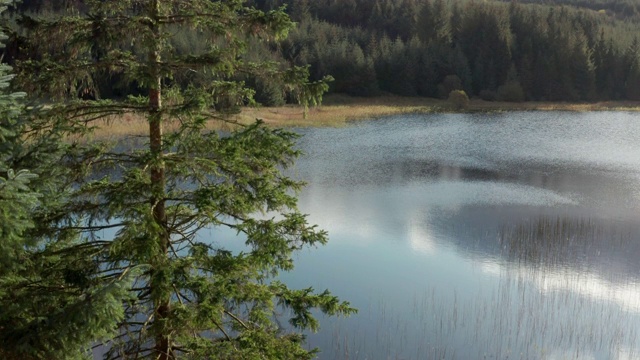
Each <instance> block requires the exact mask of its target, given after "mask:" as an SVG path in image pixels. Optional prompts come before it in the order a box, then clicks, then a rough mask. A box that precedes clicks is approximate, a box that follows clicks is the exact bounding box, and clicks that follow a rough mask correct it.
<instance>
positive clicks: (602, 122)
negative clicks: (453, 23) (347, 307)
mask: <svg viewBox="0 0 640 360" xmlns="http://www.w3.org/2000/svg"><path fill="white" fill-rule="evenodd" d="M299 132H300V133H301V134H303V135H304V136H303V138H302V139H301V140H300V143H299V144H300V147H301V148H302V149H303V150H304V151H305V152H306V154H307V155H306V156H304V157H303V158H302V159H301V160H300V161H299V162H298V164H297V165H296V166H295V168H294V169H293V170H292V174H293V175H294V176H295V177H297V178H300V179H304V180H306V181H307V182H308V186H307V187H306V189H305V190H304V191H303V192H302V194H301V196H300V207H301V209H302V210H303V211H304V212H305V213H308V214H310V217H309V219H310V221H311V222H312V223H316V224H318V225H319V226H320V227H321V228H324V229H326V230H328V231H329V234H330V242H329V244H328V245H327V246H325V247H322V248H318V249H311V250H308V251H303V252H302V253H300V254H299V255H298V256H297V262H296V263H297V267H296V270H295V271H293V272H291V273H287V274H284V275H283V278H284V280H285V281H286V282H287V283H289V284H290V285H291V286H293V287H307V286H313V287H314V288H316V289H317V290H324V289H325V288H329V289H330V290H331V291H332V292H333V293H334V294H336V295H338V296H340V297H341V298H342V299H346V300H349V301H350V302H351V303H352V304H353V305H354V306H355V307H357V308H359V310H360V311H359V313H358V314H357V315H355V316H352V317H350V318H346V319H336V318H322V329H321V332H320V333H318V334H310V335H309V338H308V340H309V344H310V346H311V347H316V346H317V347H320V348H321V350H322V353H321V354H320V358H321V359H638V358H640V334H639V333H638V332H639V331H640V259H639V257H640V211H639V210H640V115H638V114H633V113H623V112H605V113H600V112H598V113H564V112H522V113H507V114H483V115H454V114H440V115H415V116H397V117H391V118H386V119H381V120H375V121H365V122H358V123H354V124H353V125H350V126H348V127H345V128H336V129H327V128H320V129H301V130H299Z"/></svg>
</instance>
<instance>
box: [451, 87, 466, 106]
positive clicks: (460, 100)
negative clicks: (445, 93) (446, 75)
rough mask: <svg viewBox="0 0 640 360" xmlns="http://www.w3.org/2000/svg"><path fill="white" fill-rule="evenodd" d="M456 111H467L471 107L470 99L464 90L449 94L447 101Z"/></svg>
mask: <svg viewBox="0 0 640 360" xmlns="http://www.w3.org/2000/svg"><path fill="white" fill-rule="evenodd" d="M447 101H449V103H450V104H451V105H453V107H455V108H456V109H466V108H467V107H468V106H469V97H468V96H467V93H465V92H464V90H453V91H451V92H450V93H449V99H448V100H447Z"/></svg>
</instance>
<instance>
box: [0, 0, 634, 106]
mask: <svg viewBox="0 0 640 360" xmlns="http://www.w3.org/2000/svg"><path fill="white" fill-rule="evenodd" d="M72 2H73V1H66V2H65V1H58V2H54V1H45V0H40V1H33V2H29V3H28V4H24V5H22V9H20V10H21V11H25V10H26V11H33V12H56V11H63V9H64V8H65V6H67V5H65V4H67V3H72ZM248 4H249V5H251V6H255V7H256V8H258V9H262V10H269V9H277V8H280V7H282V6H285V9H286V11H287V12H288V13H289V15H290V16H291V17H292V19H293V20H294V21H296V22H297V27H296V28H295V29H294V30H293V31H292V32H291V34H290V36H289V37H288V38H287V39H285V40H282V41H280V42H272V43H269V44H266V45H265V44H258V43H256V44H252V46H251V48H250V51H249V52H248V54H247V56H248V57H249V58H268V59H273V60H274V61H284V62H287V63H289V64H293V65H300V66H305V65H308V66H309V68H310V73H311V77H312V79H314V80H320V79H322V78H324V77H325V76H332V77H333V78H334V79H335V81H334V82H333V83H332V84H331V88H330V91H331V92H336V93H346V94H350V95H354V96H375V95H381V94H397V95H403V96H423V97H438V98H446V97H447V95H448V94H449V92H450V91H452V90H464V91H465V92H466V93H467V94H468V95H469V96H471V97H480V98H482V99H484V100H488V101H491V100H503V101H531V100H534V101H573V102H590V101H603V100H640V63H639V61H640V60H639V56H640V42H639V40H638V39H637V37H636V34H638V30H640V18H639V17H638V15H637V11H636V4H635V3H634V2H631V1H626V2H615V3H612V2H607V1H594V2H580V1H572V0H567V1H559V2H558V4H554V5H549V4H548V3H546V2H545V4H544V5H543V4H536V3H535V2H533V1H531V2H524V3H523V2H516V1H513V2H509V3H507V2H486V1H483V2H475V1H463V0H451V1H446V0H376V1H369V0H319V1H309V0H289V1H264V0H262V1H260V0H253V1H249V2H248ZM173 42H174V43H175V49H176V51H177V52H187V51H193V50H194V48H197V46H198V45H197V44H198V40H197V39H194V38H189V37H186V36H182V34H179V33H178V34H177V35H176V36H175V37H174V39H173ZM8 58H9V59H11V58H12V54H11V51H9V54H8ZM243 80H245V81H247V82H248V83H250V84H252V85H253V86H254V87H255V88H256V90H257V93H256V99H257V100H258V102H260V103H262V104H264V105H277V104H282V103H284V102H286V101H291V99H287V97H286V95H285V94H284V92H283V89H282V85H281V84H277V83H275V82H273V81H271V80H270V79H267V78H259V77H258V78H255V77H254V78H246V79H243ZM105 81H106V80H105ZM120 93H122V91H119V90H118V86H117V84H115V86H114V84H113V79H109V84H108V86H107V85H103V86H102V90H101V94H102V95H101V96H102V97H113V96H118V95H119V94H120Z"/></svg>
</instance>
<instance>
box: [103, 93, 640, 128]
mask: <svg viewBox="0 0 640 360" xmlns="http://www.w3.org/2000/svg"><path fill="white" fill-rule="evenodd" d="M606 110H618V111H640V103H638V102H628V101H627V102H600V103H584V104H571V103H552V102H522V103H508V102H493V101H492V102H488V101H483V100H480V99H472V100H471V101H470V103H469V106H468V107H467V108H466V109H465V110H463V111H465V112H502V111H606ZM459 111H460V110H458V109H455V108H453V107H452V106H451V104H450V103H449V102H447V101H446V100H439V99H432V98H421V97H401V96H391V95H388V96H380V97H371V98H359V97H351V96H347V95H340V94H333V95H328V96H326V98H325V101H324V103H323V105H322V106H318V107H312V108H310V109H309V111H308V114H307V116H306V117H305V116H304V109H303V108H302V107H300V106H295V105H285V106H277V107H245V108H243V109H242V112H241V113H239V114H235V115H229V116H228V121H210V122H209V123H208V125H207V128H208V129H209V130H230V129H233V128H234V125H233V124H234V123H237V124H240V125H246V124H250V123H252V122H254V121H255V120H256V119H261V120H263V121H264V122H265V123H266V124H267V125H270V126H276V127H308V126H332V127H339V126H344V125H345V124H347V122H349V121H354V120H360V119H373V118H378V117H383V116H390V115H397V114H412V113H436V112H437V113H440V112H459ZM95 126H96V130H95V132H94V135H93V136H94V137H95V138H100V139H103V138H120V137H123V136H131V135H133V136H136V135H144V134H146V133H147V131H148V125H147V120H146V118H144V117H143V116H141V115H133V114H127V115H123V116H120V117H110V118H107V119H105V120H102V121H99V122H97V123H96V124H95ZM177 127H178V123H177V121H171V120H168V121H167V123H166V126H165V131H168V132H170V131H173V130H175V129H177Z"/></svg>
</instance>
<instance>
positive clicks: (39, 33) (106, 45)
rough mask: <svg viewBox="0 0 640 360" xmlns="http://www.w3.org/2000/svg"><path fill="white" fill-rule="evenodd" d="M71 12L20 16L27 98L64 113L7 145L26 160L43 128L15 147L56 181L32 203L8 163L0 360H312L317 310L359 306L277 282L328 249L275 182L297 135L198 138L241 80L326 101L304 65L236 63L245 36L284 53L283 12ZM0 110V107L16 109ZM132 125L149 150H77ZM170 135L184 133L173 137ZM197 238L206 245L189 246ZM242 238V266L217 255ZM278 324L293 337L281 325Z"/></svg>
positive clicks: (169, 7)
mask: <svg viewBox="0 0 640 360" xmlns="http://www.w3.org/2000/svg"><path fill="white" fill-rule="evenodd" d="M64 5H65V6H63V7H61V8H60V9H58V12H57V13H56V16H49V15H50V14H42V13H40V14H38V13H25V14H23V16H22V17H21V18H20V19H19V25H20V26H21V29H20V32H19V34H21V35H22V37H21V38H19V39H18V41H19V42H20V43H21V44H23V47H22V51H23V52H22V53H20V54H18V56H16V59H17V60H16V69H17V71H18V74H19V79H20V84H21V86H23V87H24V88H26V89H28V90H29V92H30V94H33V95H34V96H37V97H38V98H40V99H43V98H49V99H57V100H58V101H57V102H55V103H54V104H52V105H51V106H47V108H46V109H43V110H42V111H40V112H37V113H34V114H32V115H30V118H29V122H28V126H26V125H24V126H23V127H20V126H18V125H17V124H14V123H11V124H8V125H7V126H6V129H8V130H7V131H6V132H5V131H4V130H3V132H2V133H1V134H2V135H3V136H5V137H6V136H13V138H12V139H13V141H12V142H11V144H14V145H15V146H19V144H18V143H19V141H18V139H24V137H25V132H26V134H31V133H32V132H34V131H36V130H38V129H40V128H41V129H42V131H39V132H37V131H36V132H37V133H40V134H44V135H47V136H46V137H42V139H41V138H40V137H37V138H36V137H34V138H33V140H30V141H27V142H26V143H23V144H22V145H20V146H25V147H26V146H28V147H30V148H31V146H33V148H32V149H40V150H43V151H46V152H45V153H44V154H43V155H42V158H41V159H38V160H44V159H46V162H44V163H43V164H42V166H40V165H38V166H34V168H38V173H37V175H39V177H38V178H37V179H41V178H43V179H53V180H50V181H49V180H47V181H49V182H46V181H43V182H42V187H39V188H37V193H38V194H39V195H40V197H37V196H36V194H34V193H33V192H34V191H33V189H31V188H29V186H30V185H31V184H32V183H33V182H29V181H28V180H29V179H30V177H31V175H30V173H26V172H16V171H13V170H10V169H22V168H23V167H20V166H18V167H16V166H14V165H19V164H20V162H19V161H18V159H22V158H24V157H21V156H18V155H16V154H15V151H16V150H14V149H9V150H10V151H8V152H13V153H12V154H11V155H10V156H9V157H8V159H9V160H8V161H5V162H4V163H5V164H7V163H11V164H12V166H6V168H7V170H6V172H5V173H2V174H4V175H2V183H0V184H1V185H2V187H0V192H1V193H0V201H12V202H13V203H14V204H16V205H15V206H16V207H18V208H19V209H16V210H15V211H12V213H11V214H5V213H4V212H2V213H0V216H14V217H16V218H15V219H14V218H11V219H8V220H7V221H8V222H7V224H12V228H11V229H8V230H3V231H4V232H6V233H8V234H12V235H11V236H13V237H14V238H15V239H16V240H15V243H16V244H17V245H15V246H13V248H14V249H15V252H16V253H17V255H16V256H18V258H19V260H20V262H16V261H13V260H12V259H9V260H8V261H7V263H9V264H10V265H11V266H13V267H14V268H10V269H8V270H6V271H3V273H2V274H0V281H2V285H3V286H2V287H1V290H0V301H1V302H2V305H5V306H4V307H3V311H2V313H1V315H0V329H2V332H1V336H2V339H1V340H2V341H0V355H4V357H5V358H56V359H64V358H75V357H82V356H85V355H87V354H89V353H88V351H89V350H90V347H91V346H93V345H95V344H96V342H101V343H102V346H100V347H99V348H98V351H99V352H102V353H104V354H103V355H104V357H105V358H107V359H119V358H121V359H129V358H149V359H175V358H192V359H203V358H221V359H252V358H267V359H275V358H277V359H306V358H312V357H313V355H314V353H315V351H316V350H307V349H306V348H305V347H304V346H303V345H304V336H303V335H302V334H300V332H299V331H300V330H304V329H308V330H312V331H315V330H317V329H318V322H317V320H316V319H315V318H314V316H313V313H312V311H313V310H314V309H318V310H319V311H321V312H323V313H326V314H330V315H335V314H350V313H352V312H353V311H354V309H352V308H351V307H350V306H349V304H348V303H346V302H341V301H339V300H338V299H337V298H336V297H335V296H333V295H331V294H330V293H329V292H328V291H324V292H320V293H315V292H314V291H313V290H312V289H304V290H292V289H289V288H288V287H287V286H286V285H284V284H282V283H280V282H278V281H277V279H276V275H277V274H278V272H279V271H283V270H284V271H289V270H291V269H292V268H293V262H292V254H293V253H294V252H295V251H297V250H300V249H302V248H304V247H308V246H315V245H321V244H324V243H325V242H326V240H327V237H326V233H325V232H324V231H321V230H318V229H317V228H316V227H315V226H311V225H309V224H307V221H306V218H305V216H304V215H303V214H301V213H299V211H298V210H297V208H296V197H295V192H296V191H297V190H299V189H300V187H301V186H302V184H301V183H300V182H298V181H295V180H293V179H290V178H288V177H286V176H285V175H284V174H283V172H282V170H283V169H284V168H286V167H288V166H289V165H291V164H292V162H293V161H294V160H295V158H296V157H297V156H298V155H299V151H298V150H296V148H295V139H296V135H295V134H293V133H290V132H287V131H283V130H277V129H270V128H266V127H265V126H263V125H262V124H261V123H260V122H257V123H255V124H253V125H251V126H237V129H236V130H233V131H230V132H228V133H227V132H225V133H220V132H217V131H207V130H206V129H205V125H206V123H207V122H208V121H220V122H228V120H226V119H227V118H226V117H225V116H224V114H225V113H226V112H228V111H233V109H234V108H235V107H237V106H238V105H241V104H245V103H251V102H252V101H253V99H252V96H253V94H254V91H253V90H252V89H250V88H247V87H245V84H244V82H242V81H239V80H240V79H242V78H243V76H247V75H245V74H250V75H251V78H252V79H258V78H260V79H273V80H274V81H277V83H278V84H280V86H281V87H282V89H284V90H287V91H288V93H289V94H290V96H291V97H293V98H296V99H297V100H298V101H299V102H300V103H302V104H304V105H305V106H308V105H314V104H317V103H319V102H320V100H321V96H322V93H323V92H325V91H326V89H327V88H328V85H327V83H326V81H325V80H323V79H320V80H317V81H312V82H310V81H308V80H307V76H308V70H307V68H305V67H292V68H289V67H282V66H280V65H278V64H277V62H274V61H265V59H259V60H255V61H252V58H251V57H250V56H248V55H245V53H246V50H247V48H248V46H249V43H250V42H253V41H256V39H260V40H261V41H268V42H273V41H278V40H280V39H282V38H284V37H285V36H286V35H287V33H288V32H289V31H290V29H291V28H292V25H293V24H292V22H291V21H290V20H289V18H288V17H287V15H286V14H285V13H284V12H283V11H282V10H281V9H279V8H278V9H274V10H269V11H260V10H256V9H254V8H249V7H246V6H245V5H244V3H243V2H242V1H235V0H230V1H209V0H196V1H190V2H188V3H187V2H184V1H177V0H176V1H171V0H154V1H141V0H140V1H138V0H122V1H108V2H104V1H85V2H82V3H79V2H78V3H76V2H66V3H65V4H64ZM189 32H193V33H194V34H196V35H195V36H196V38H198V39H199V40H201V41H203V42H204V43H202V44H200V47H199V49H200V51H198V52H187V51H180V49H179V47H178V46H177V45H176V44H177V43H176V41H175V35H176V34H178V33H180V34H181V36H187V37H188V36H190V35H188V34H187V33H189ZM266 60H268V59H266ZM0 79H2V80H6V79H5V77H2V78H0ZM103 79H117V82H118V84H119V86H120V89H119V91H122V92H123V93H122V94H121V95H120V96H119V97H117V98H113V99H103V100H93V99H91V100H86V99H83V97H85V96H84V95H91V96H90V97H94V98H98V97H100V96H99V95H100V84H99V83H100V81H103ZM325 79H326V78H325ZM5 82H6V81H5ZM127 92H128V93H127ZM7 96H8V97H7ZM7 96H5V97H3V98H2V99H0V100H2V101H4V99H9V100H11V101H13V100H12V99H13V98H15V97H16V96H15V95H7ZM0 105H2V102H0ZM5 109H9V110H11V109H12V107H5ZM9 110H8V111H9ZM11 111H13V110H11ZM125 114H136V115H143V116H145V117H146V118H147V119H148V122H149V134H148V137H147V138H145V139H131V140H129V141H120V142H118V143H115V144H114V143H110V142H107V141H98V140H96V139H93V140H91V141H86V139H87V137H86V135H87V134H88V133H90V130H91V128H92V127H93V126H94V125H96V124H98V123H97V121H100V120H103V119H106V118H108V117H109V116H112V115H125ZM167 123H171V124H174V125H176V126H177V130H176V131H172V132H166V131H165V125H166V124H167ZM3 129H5V127H3ZM23 130H24V131H23ZM20 131H23V132H22V133H20ZM3 144H4V142H3ZM41 144H44V145H46V144H51V145H50V146H48V147H47V146H42V147H38V146H40V145H41ZM3 146H4V145H3ZM40 150H38V151H40ZM47 150H50V151H47ZM2 154H3V157H4V154H5V152H3V153H2ZM29 156H33V154H31V153H30V154H29ZM3 161H4V159H3ZM2 171H5V170H2ZM51 176H54V177H51ZM37 179H36V180H37ZM6 184H9V185H6ZM45 185H46V186H45ZM9 195H12V196H14V197H13V198H11V197H9ZM3 196H4V197H3ZM15 197H19V198H20V201H18V202H14V199H15ZM41 199H46V200H41ZM38 201H39V203H36V202H38ZM3 209H4V207H3ZM20 209H22V210H20ZM3 214H4V215H3ZM3 224H4V222H3ZM203 228H212V229H215V230H214V231H213V233H214V234H215V238H214V239H206V238H203V237H202V236H201V235H199V234H200V233H199V230H201V229H203ZM222 228H227V229H229V230H230V231H232V232H233V233H236V234H238V235H237V237H232V238H224V237H223V235H222V234H226V233H227V232H224V231H222V230H220V229H222ZM243 240H244V241H245V247H244V249H245V250H244V251H242V252H232V251H230V250H229V249H228V248H226V247H225V246H224V244H225V242H227V241H243ZM28 242H32V243H28ZM10 245H11V244H10V243H6V244H5V243H3V246H10ZM3 270H4V269H3ZM283 309H284V314H285V316H289V323H290V324H289V325H288V326H281V325H280V323H279V322H278V320H277V318H278V317H279V314H280V312H282V311H283Z"/></svg>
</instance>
